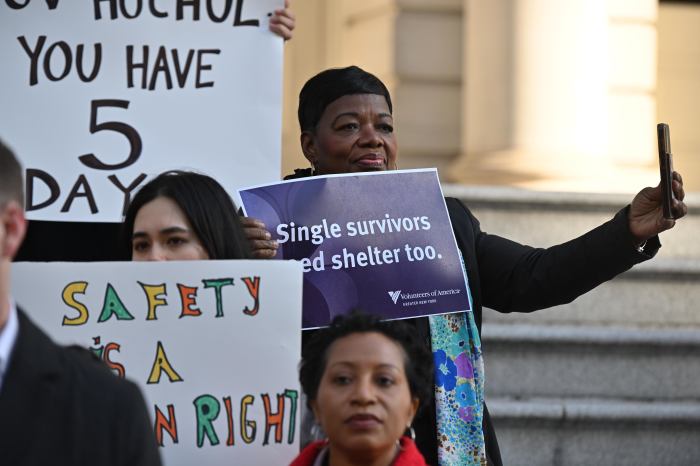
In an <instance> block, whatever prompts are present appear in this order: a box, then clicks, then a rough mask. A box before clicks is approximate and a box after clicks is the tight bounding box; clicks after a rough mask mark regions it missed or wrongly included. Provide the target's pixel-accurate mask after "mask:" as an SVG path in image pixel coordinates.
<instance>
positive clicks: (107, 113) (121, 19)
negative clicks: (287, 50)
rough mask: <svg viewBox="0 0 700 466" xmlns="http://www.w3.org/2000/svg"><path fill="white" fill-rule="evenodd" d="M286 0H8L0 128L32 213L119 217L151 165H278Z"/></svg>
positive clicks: (244, 170) (205, 168) (2, 34)
mask: <svg viewBox="0 0 700 466" xmlns="http://www.w3.org/2000/svg"><path fill="white" fill-rule="evenodd" d="M282 4H283V1H282V0H208V1H201V2H200V1H184V0H182V1H180V0H178V1H175V0H173V1H166V2H153V1H146V0H131V1H124V0H96V1H66V0H63V1H60V0H3V1H2V2H0V57H2V64H3V65H2V69H3V73H2V83H1V84H0V102H2V112H0V127H1V128H2V137H3V138H4V139H5V141H6V143H7V144H9V145H11V146H12V147H13V149H14V150H15V152H16V153H17V154H19V156H20V157H21V159H22V161H23V164H24V166H25V169H26V173H25V177H26V192H27V203H26V210H27V214H28V217H29V218H30V219H34V220H55V221H89V222H90V221H92V222H118V221H120V220H121V216H122V212H123V210H124V209H125V207H126V205H127V204H128V201H129V199H130V196H131V195H132V193H134V192H135V191H136V190H137V189H138V187H139V186H141V185H142V184H143V183H144V182H145V181H146V180H147V178H148V177H150V176H152V175H156V174H158V173H161V172H163V171H166V170H170V169H178V168H187V169H196V170H199V171H202V172H204V173H208V174H214V173H216V175H217V179H218V180H219V181H220V182H221V183H222V185H224V186H225V187H226V188H227V189H229V190H230V192H231V193H232V194H233V193H235V190H236V188H238V187H241V186H243V185H248V184H250V183H251V181H253V182H256V183H264V182H269V181H272V180H275V179H277V178H278V176H279V167H280V144H281V142H280V137H279V136H275V135H279V134H281V118H280V114H281V89H282V83H281V79H282V42H283V41H282V39H280V38H279V37H277V36H275V35H274V34H272V33H271V32H270V31H269V30H268V22H269V20H268V15H269V14H270V13H271V12H272V11H273V9H274V8H278V7H281V5H282Z"/></svg>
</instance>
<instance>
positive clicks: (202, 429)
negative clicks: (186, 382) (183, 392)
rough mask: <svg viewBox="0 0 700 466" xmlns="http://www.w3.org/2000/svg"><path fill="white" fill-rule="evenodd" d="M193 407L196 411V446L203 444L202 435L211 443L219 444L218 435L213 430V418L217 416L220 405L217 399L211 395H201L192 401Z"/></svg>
mask: <svg viewBox="0 0 700 466" xmlns="http://www.w3.org/2000/svg"><path fill="white" fill-rule="evenodd" d="M193 403H194V409H195V412H196V413H197V448H202V445H204V436H205V435H206V436H207V438H208V439H209V443H211V444H212V445H218V444H219V437H218V436H217V435H216V431H215V430H214V424H213V422H214V420H215V419H216V418H217V417H219V411H220V410H221V405H220V404H219V401H218V400H217V399H216V398H214V397H213V396H211V395H201V396H198V397H197V398H195V400H194V401H193Z"/></svg>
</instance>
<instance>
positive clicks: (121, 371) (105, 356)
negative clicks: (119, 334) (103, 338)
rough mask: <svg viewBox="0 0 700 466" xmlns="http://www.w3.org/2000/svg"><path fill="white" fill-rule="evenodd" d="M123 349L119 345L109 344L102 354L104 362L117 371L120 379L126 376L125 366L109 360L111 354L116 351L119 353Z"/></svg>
mask: <svg viewBox="0 0 700 466" xmlns="http://www.w3.org/2000/svg"><path fill="white" fill-rule="evenodd" d="M120 349H121V346H120V345H119V344H118V343H114V342H111V343H107V345H106V346H105V348H104V351H103V353H102V360H103V361H104V362H105V364H107V366H108V367H109V368H110V369H112V370H113V371H115V372H116V373H117V375H118V376H119V377H121V378H122V379H123V378H124V377H125V376H126V369H124V366H123V365H121V364H119V363H118V362H115V361H112V360H111V359H110V358H109V353H111V352H112V351H116V352H117V353H118V352H119V350H120Z"/></svg>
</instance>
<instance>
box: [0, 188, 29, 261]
mask: <svg viewBox="0 0 700 466" xmlns="http://www.w3.org/2000/svg"><path fill="white" fill-rule="evenodd" d="M0 223H1V224H2V227H1V228H2V229H3V230H4V232H5V234H4V235H3V236H2V244H1V245H0V255H1V256H2V257H3V258H7V259H13V258H14V257H15V255H16V254H17V251H18V250H19V247H20V246H21V245H22V240H24V235H25V233H26V232H27V220H26V219H25V217H24V209H22V206H20V205H19V203H18V202H17V201H10V202H8V203H7V204H6V205H5V207H3V208H2V209H0Z"/></svg>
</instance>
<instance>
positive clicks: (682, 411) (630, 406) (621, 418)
mask: <svg viewBox="0 0 700 466" xmlns="http://www.w3.org/2000/svg"><path fill="white" fill-rule="evenodd" d="M486 403H487V405H488V407H489V413H491V416H492V417H493V418H494V419H510V420H527V421H528V422H532V421H556V422H558V421H567V420H569V421H595V422H634V423H650V424H662V423H674V424H677V423H688V424H691V425H695V426H696V427H697V428H698V429H700V402H697V401H695V402H693V401H688V402H681V401H678V402H661V401H652V402H640V401H625V400H610V399H596V398H588V399H576V398H569V399H567V398H532V399H528V400H517V399H514V398H489V399H488V400H486Z"/></svg>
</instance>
